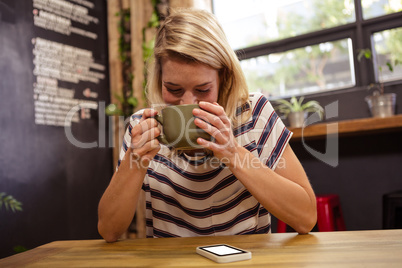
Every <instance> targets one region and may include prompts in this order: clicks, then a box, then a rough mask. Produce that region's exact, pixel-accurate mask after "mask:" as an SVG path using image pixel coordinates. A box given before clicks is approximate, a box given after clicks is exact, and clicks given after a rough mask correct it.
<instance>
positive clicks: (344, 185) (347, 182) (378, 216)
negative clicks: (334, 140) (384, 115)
mask: <svg viewBox="0 0 402 268" xmlns="http://www.w3.org/2000/svg"><path fill="white" fill-rule="evenodd" d="M386 92H394V93H396V94H397V113H401V107H402V85H400V84H399V85H398V84H397V83H395V84H394V85H389V86H388V87H387V89H386ZM368 94H370V93H369V92H368V91H367V90H366V89H365V88H360V89H359V88H356V89H352V90H339V91H335V92H333V93H331V94H328V93H327V94H320V95H313V96H310V97H308V98H306V100H310V99H315V100H318V101H319V102H320V103H321V104H322V105H323V106H325V105H328V104H330V103H332V102H334V101H338V108H339V115H338V116H337V117H335V118H332V119H330V120H327V121H340V120H346V119H355V118H366V117H370V112H369V110H368V106H367V104H366V102H365V101H364V97H365V96H366V95H368ZM338 141H339V163H338V165H337V166H336V167H332V166H330V165H328V164H325V163H324V162H322V161H320V160H318V159H317V158H315V157H313V156H312V155H311V154H310V153H309V152H308V151H307V150H306V148H305V146H309V147H311V148H314V149H316V150H317V151H319V152H322V153H324V152H325V146H326V142H327V139H325V138H324V139H319V140H310V141H306V142H305V143H303V142H301V141H294V142H292V141H291V146H292V148H293V149H294V151H295V153H296V154H297V156H298V157H299V159H300V161H301V163H302V164H303V166H304V168H305V170H306V172H307V175H308V177H309V179H310V181H311V183H312V185H313V188H314V190H315V192H316V194H326V193H336V194H339V196H340V199H341V205H342V209H343V213H344V219H345V223H346V228H347V229H348V230H366V229H382V196H383V194H385V193H389V192H393V191H396V190H401V189H402V131H401V130H400V131H397V132H384V133H381V134H359V135H357V136H351V137H339V140H338Z"/></svg>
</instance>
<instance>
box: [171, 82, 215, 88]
mask: <svg viewBox="0 0 402 268" xmlns="http://www.w3.org/2000/svg"><path fill="white" fill-rule="evenodd" d="M163 83H164V84H168V85H171V86H177V87H179V86H180V85H179V84H175V83H173V82H167V81H163ZM211 83H212V81H211V82H205V83H202V84H199V85H195V86H196V87H202V86H206V85H209V84H211Z"/></svg>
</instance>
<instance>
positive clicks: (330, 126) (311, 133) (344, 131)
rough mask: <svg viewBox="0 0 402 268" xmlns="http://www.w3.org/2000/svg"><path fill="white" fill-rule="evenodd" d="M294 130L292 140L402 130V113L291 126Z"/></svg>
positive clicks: (291, 129)
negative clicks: (302, 126) (297, 126)
mask: <svg viewBox="0 0 402 268" xmlns="http://www.w3.org/2000/svg"><path fill="white" fill-rule="evenodd" d="M289 130H290V131H292V132H293V136H292V139H291V141H298V140H301V138H302V137H304V139H319V138H322V137H325V136H327V135H329V134H334V133H338V134H339V136H348V135H362V134H369V133H378V132H384V131H395V130H400V131H402V114H399V115H394V116H391V117H385V118H374V117H371V118H363V119H353V120H345V121H338V122H328V123H319V124H314V125H310V126H307V127H305V128H304V129H303V128H289Z"/></svg>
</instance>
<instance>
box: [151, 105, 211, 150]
mask: <svg viewBox="0 0 402 268" xmlns="http://www.w3.org/2000/svg"><path fill="white" fill-rule="evenodd" d="M195 108H199V106H198V104H183V105H172V106H168V107H166V108H164V109H162V111H161V112H160V113H159V114H157V115H156V116H155V117H154V118H155V119H156V121H158V122H159V123H160V124H161V125H162V133H161V134H160V135H159V136H158V140H159V142H160V143H162V144H165V145H167V146H169V147H174V148H176V149H181V150H186V149H187V150H188V149H197V148H203V147H202V146H201V145H199V144H198V143H197V138H199V137H200V138H203V139H205V140H211V135H209V134H208V133H207V132H205V131H204V130H202V129H201V128H199V127H197V126H196V125H195V123H194V119H195V116H194V115H193V109H195Z"/></svg>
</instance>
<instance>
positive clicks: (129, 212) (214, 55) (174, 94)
mask: <svg viewBox="0 0 402 268" xmlns="http://www.w3.org/2000/svg"><path fill="white" fill-rule="evenodd" d="M149 80H150V81H149V85H148V100H149V102H150V104H152V105H160V104H163V105H178V104H191V103H198V104H199V106H200V109H194V110H193V114H194V115H195V116H197V117H198V119H196V120H195V123H196V125H197V126H198V127H200V128H202V129H204V130H205V131H206V132H208V133H210V134H211V135H212V136H213V137H214V140H213V141H206V140H203V139H201V138H198V140H197V143H198V144H199V145H201V146H202V147H203V148H205V150H202V152H200V151H185V152H175V151H173V153H172V150H171V148H168V147H166V146H164V145H161V144H159V142H158V140H157V136H159V134H160V130H159V128H158V123H157V122H156V120H155V119H154V118H153V116H155V115H156V114H157V113H158V111H157V110H154V109H145V110H142V111H140V112H138V113H136V114H134V115H133V116H132V118H131V121H130V127H129V128H128V130H127V132H126V135H125V137H124V144H123V148H122V151H121V154H120V159H121V160H120V161H119V167H118V169H117V170H116V172H115V174H114V176H113V178H112V180H111V182H110V185H109V186H108V188H107V189H106V191H105V193H104V195H103V197H102V199H101V201H100V203H99V222H98V229H99V233H100V234H101V235H102V236H103V238H104V239H105V240H106V241H108V242H113V241H116V240H117V239H118V238H119V237H120V236H121V235H122V234H123V233H124V232H125V231H126V230H127V228H128V226H129V224H130V223H131V221H132V219H133V216H134V213H135V209H136V205H137V201H138V197H139V194H140V191H142V190H143V191H145V196H146V218H147V237H171V236H199V235H234V234H252V233H268V232H270V228H271V218H270V213H272V214H273V215H275V216H276V217H277V218H279V219H281V220H282V221H284V222H286V223H287V224H288V225H290V226H291V227H293V228H294V229H295V230H296V231H297V232H299V233H308V232H309V231H310V230H311V229H312V228H313V226H314V225H315V222H316V217H317V216H316V200H315V196H314V192H313V190H312V188H311V185H310V183H309V181H308V179H307V176H306V174H305V172H304V170H303V168H302V166H301V164H300V162H299V161H298V159H297V157H296V156H295V154H294V153H293V151H292V149H291V147H290V145H289V144H288V141H289V139H290V137H291V134H292V133H291V132H289V131H288V130H287V129H286V128H285V126H284V124H283V123H282V121H281V120H280V119H279V117H278V116H277V115H276V113H275V112H274V110H273V108H272V106H271V105H270V103H269V102H268V100H267V99H266V98H265V97H264V96H263V95H261V94H251V95H249V93H248V89H247V85H246V82H245V78H244V75H243V73H242V71H241V68H240V64H239V62H238V59H237V57H236V55H235V53H234V52H233V50H232V49H231V48H230V46H229V44H228V42H227V40H226V37H225V35H224V33H223V30H222V28H221V26H220V25H219V23H218V22H217V20H216V19H215V18H214V16H213V15H212V14H210V13H208V12H206V11H197V10H191V9H189V10H180V11H177V12H174V13H172V14H171V15H169V16H168V17H167V18H166V19H165V21H164V23H163V24H162V25H161V27H160V29H159V30H158V32H157V35H156V42H155V49H154V62H153V68H151V71H150V74H149ZM201 119H202V120H201ZM208 152H210V153H208Z"/></svg>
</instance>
